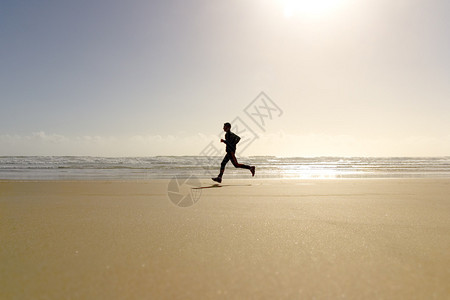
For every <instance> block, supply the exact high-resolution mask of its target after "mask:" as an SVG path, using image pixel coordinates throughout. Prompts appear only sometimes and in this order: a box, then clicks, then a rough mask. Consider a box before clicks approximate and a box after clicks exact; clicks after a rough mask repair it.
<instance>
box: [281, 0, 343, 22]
mask: <svg viewBox="0 0 450 300" xmlns="http://www.w3.org/2000/svg"><path fill="white" fill-rule="evenodd" d="M341 1H342V0H287V1H285V4H284V16H285V17H286V18H291V17H293V16H295V15H306V16H314V15H322V14H326V13H329V12H331V11H332V10H333V9H334V8H336V6H337V5H338V4H339V3H340V2H341Z"/></svg>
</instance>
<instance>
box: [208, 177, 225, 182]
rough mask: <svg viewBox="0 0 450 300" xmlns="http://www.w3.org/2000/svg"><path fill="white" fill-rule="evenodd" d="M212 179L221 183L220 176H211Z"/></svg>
mask: <svg viewBox="0 0 450 300" xmlns="http://www.w3.org/2000/svg"><path fill="white" fill-rule="evenodd" d="M211 179H212V180H214V181H216V182H218V183H221V182H222V177H215V178H211Z"/></svg>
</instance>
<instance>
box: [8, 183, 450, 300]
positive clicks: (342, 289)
mask: <svg viewBox="0 0 450 300" xmlns="http://www.w3.org/2000/svg"><path fill="white" fill-rule="evenodd" d="M203 184H204V185H203V186H205V187H207V186H211V183H210V182H209V181H207V180H203ZM167 187H168V181H167V180H151V181H146V182H132V181H129V182H119V181H72V182H65V181H36V182H26V181H25V182H18V181H0V262H1V264H0V287H1V288H0V299H31V298H33V299H106V298H113V299H123V298H127V299H139V298H146V299H151V298H152V299H157V298H159V299H161V298H165V299H201V298H203V299H205V298H206V299H211V298H227V299H229V298H230V299H237V298H240V299H245V298H246V299H264V298H265V299H301V298H303V299H308V298H316V299H336V298H346V299H368V298H372V299H373V298H376V299H448V297H449V295H450V250H449V249H450V180H449V179H379V180H378V179H361V180H260V179H253V180H229V181H224V182H223V185H222V186H221V187H211V188H205V189H201V192H202V194H201V196H200V198H199V200H198V202H197V203H196V204H195V205H193V206H191V207H187V208H180V207H178V206H176V205H174V204H173V203H172V202H171V201H170V200H169V198H168V194H167ZM184 191H189V190H182V192H184Z"/></svg>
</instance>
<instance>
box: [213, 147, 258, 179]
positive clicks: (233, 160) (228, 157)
mask: <svg viewBox="0 0 450 300" xmlns="http://www.w3.org/2000/svg"><path fill="white" fill-rule="evenodd" d="M230 160H231V163H232V164H233V166H234V167H235V168H241V169H248V170H250V168H251V167H250V166H248V165H243V164H240V163H238V161H237V159H236V156H234V152H227V154H226V155H225V157H224V158H223V160H222V163H221V164H220V174H219V177H222V175H223V172H224V171H225V166H226V165H227V163H228V161H230Z"/></svg>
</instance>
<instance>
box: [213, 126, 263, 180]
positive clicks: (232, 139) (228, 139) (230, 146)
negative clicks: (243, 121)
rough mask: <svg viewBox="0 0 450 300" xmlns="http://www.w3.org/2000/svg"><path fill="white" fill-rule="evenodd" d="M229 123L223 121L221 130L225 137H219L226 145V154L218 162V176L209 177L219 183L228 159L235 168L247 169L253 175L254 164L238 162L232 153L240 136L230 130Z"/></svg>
mask: <svg viewBox="0 0 450 300" xmlns="http://www.w3.org/2000/svg"><path fill="white" fill-rule="evenodd" d="M230 129H231V124H230V123H225V124H223V131H225V132H226V133H225V139H221V140H220V141H221V142H222V143H225V144H226V145H227V148H226V151H227V154H226V155H225V157H224V158H223V160H222V163H221V164H220V173H219V176H217V177H215V178H211V179H212V180H214V181H216V182H218V183H221V182H222V176H223V172H224V171H225V166H226V165H227V163H228V161H229V160H231V163H232V164H233V166H234V167H235V168H242V169H248V170H250V172H252V176H255V167H254V166H248V165H243V164H240V163H238V161H237V159H236V156H235V155H234V153H235V152H236V144H237V143H239V141H240V140H241V138H240V137H239V136H237V135H236V134H234V133H232V132H231V131H230Z"/></svg>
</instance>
